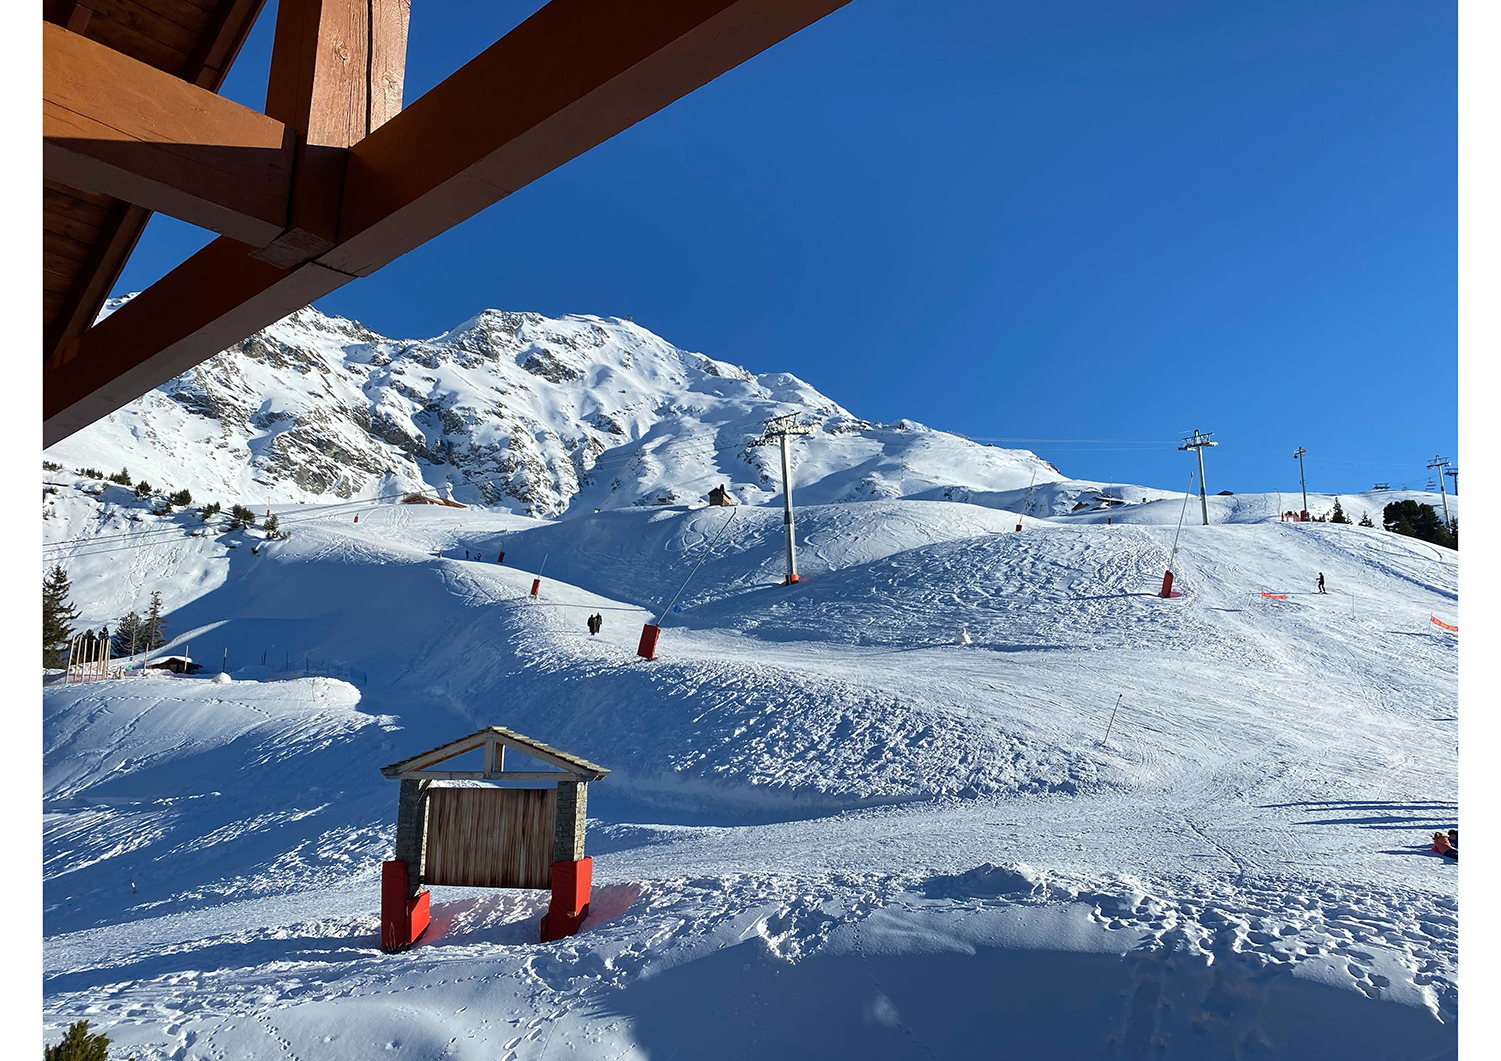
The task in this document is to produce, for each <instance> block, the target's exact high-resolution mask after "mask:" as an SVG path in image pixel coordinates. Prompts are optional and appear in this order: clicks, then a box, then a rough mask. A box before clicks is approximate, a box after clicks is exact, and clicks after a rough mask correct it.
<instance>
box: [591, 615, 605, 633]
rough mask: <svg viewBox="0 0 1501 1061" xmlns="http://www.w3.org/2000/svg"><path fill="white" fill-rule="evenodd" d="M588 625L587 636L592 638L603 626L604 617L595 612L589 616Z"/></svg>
mask: <svg viewBox="0 0 1501 1061" xmlns="http://www.w3.org/2000/svg"><path fill="white" fill-rule="evenodd" d="M588 625H589V636H590V637H593V636H594V635H595V634H597V633H599V631H600V628H601V627H602V626H604V625H605V617H604V616H603V615H600V614H599V613H598V612H595V613H594V614H593V615H591V616H589V623H588Z"/></svg>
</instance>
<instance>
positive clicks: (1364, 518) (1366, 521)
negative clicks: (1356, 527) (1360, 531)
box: [1360, 512, 1376, 527]
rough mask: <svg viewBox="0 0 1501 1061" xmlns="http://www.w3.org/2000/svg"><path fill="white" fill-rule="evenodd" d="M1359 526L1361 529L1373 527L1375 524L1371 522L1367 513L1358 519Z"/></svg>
mask: <svg viewBox="0 0 1501 1061" xmlns="http://www.w3.org/2000/svg"><path fill="white" fill-rule="evenodd" d="M1360 525H1361V526H1362V527H1374V526H1375V525H1376V524H1374V523H1372V522H1371V514H1370V513H1369V512H1367V513H1366V514H1365V515H1364V516H1361V517H1360Z"/></svg>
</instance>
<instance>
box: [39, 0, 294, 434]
mask: <svg viewBox="0 0 1501 1061" xmlns="http://www.w3.org/2000/svg"><path fill="white" fill-rule="evenodd" d="M265 2H266V0H219V3H218V4H217V5H216V6H215V8H214V10H213V12H212V13H211V14H210V16H209V19H208V22H207V24H206V26H205V29H204V33H203V35H202V37H201V38H200V40H199V46H198V48H197V49H196V50H195V51H194V53H193V54H191V55H189V56H188V57H187V60H186V62H185V63H184V65H183V67H182V69H181V71H180V75H181V77H182V78H183V80H185V81H189V82H191V83H193V84H195V85H198V86H199V87H201V88H207V89H209V90H210V91H215V92H216V91H218V89H219V86H220V85H221V84H222V83H223V81H224V77H225V75H226V74H227V73H228V72H229V68H230V66H231V65H232V64H233V62H234V60H235V57H236V56H237V55H238V54H239V52H240V48H241V46H242V45H243V44H244V42H245V38H246V37H247V36H249V34H250V29H251V27H252V26H253V25H254V24H255V19H256V16H257V15H258V14H259V13H260V10H261V8H262V7H263V6H264V5H265ZM91 16H92V8H90V7H89V5H88V4H87V3H79V2H77V0H46V3H45V4H44V7H43V11H42V17H43V20H44V21H50V22H53V23H55V24H57V25H62V26H67V27H68V28H69V29H70V30H72V31H74V32H75V33H83V32H85V31H86V30H87V28H88V26H89V22H90V18H91ZM137 58H140V56H137ZM150 217H151V211H150V210H148V209H145V208H144V207H139V206H135V205H133V204H130V203H114V204H111V205H110V207H109V209H108V210H107V211H106V212H105V213H104V215H102V217H101V218H100V225H99V232H98V235H97V236H96V237H95V238H94V241H93V244H92V248H91V251H90V255H89V259H88V261H87V262H86V263H85V264H84V266H83V268H82V269H81V270H80V271H79V273H78V276H77V278H76V279H75V280H74V282H73V283H72V284H71V285H70V286H69V288H68V290H67V291H66V292H65V293H64V294H62V295H61V297H60V304H59V305H58V307H57V310H56V312H55V313H50V312H49V316H48V320H47V325H46V327H45V328H44V329H43V336H42V350H43V355H44V358H46V359H49V360H50V359H52V358H54V357H55V356H56V355H57V354H58V353H59V352H60V351H61V350H62V349H63V348H64V347H65V346H67V345H68V344H69V343H72V342H73V341H74V340H76V339H77V337H78V336H79V335H81V334H83V332H84V331H86V330H87V329H88V328H89V326H90V325H91V324H92V323H93V322H94V319H95V318H96V317H98V315H99V310H100V308H101V307H102V306H103V305H104V300H105V299H106V298H107V297H108V296H109V293H110V291H111V290H112V289H113V288H114V286H115V283H116V281H117V280H118V279H119V277H120V272H121V270H122V269H124V267H125V262H126V261H127V259H129V257H130V254H131V252H132V251H133V250H134V249H135V245H136V242H137V240H139V239H140V236H141V232H142V231H143V230H144V229H145V227H146V222H147V221H148V220H149V219H150ZM44 415H45V414H44Z"/></svg>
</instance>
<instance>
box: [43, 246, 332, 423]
mask: <svg viewBox="0 0 1501 1061" xmlns="http://www.w3.org/2000/svg"><path fill="white" fill-rule="evenodd" d="M254 249H255V248H253V247H251V246H248V245H247V244H244V243H239V242H237V241H235V240H232V239H229V238H228V237H227V236H220V237H219V238H218V239H216V240H214V241H213V242H212V243H210V244H209V245H208V246H207V247H204V248H203V249H202V250H201V251H199V252H198V253H197V254H195V255H193V256H192V257H191V258H189V259H188V260H187V261H185V262H183V263H182V264H181V265H179V266H178V267H177V268H176V269H173V270H172V271H171V272H170V273H168V274H167V275H166V276H164V277H162V278H161V279H160V280H158V281H157V282H156V283H154V284H152V285H151V286H150V287H149V288H147V289H146V290H145V291H143V292H141V294H139V295H137V296H136V297H135V298H133V299H131V300H130V301H129V302H127V303H126V304H125V305H123V306H121V307H120V308H119V309H117V310H116V311H115V312H114V313H111V314H110V315H109V316H108V317H106V318H104V320H102V321H100V322H99V323H98V324H96V325H94V326H93V327H92V328H90V329H88V330H87V331H86V332H84V333H83V334H82V335H80V336H78V337H77V338H76V339H74V340H72V341H71V342H67V343H64V344H63V345H62V346H61V347H60V348H59V350H58V351H57V352H56V353H55V354H53V355H52V356H51V357H50V358H48V359H47V361H46V362H45V363H44V364H43V366H42V446H43V447H47V446H51V445H54V444H55V443H57V442H60V441H61V440H62V439H65V438H67V437H68V436H69V435H71V434H73V432H75V431H77V430H79V429H80V428H83V427H87V426H88V425H89V424H91V423H93V422H94V421H95V420H98V419H100V418H101V417H103V416H107V415H108V414H110V413H112V412H114V411H115V410H116V409H118V408H120V407H121V406H122V405H125V404H127V403H128V402H131V401H133V400H135V399H136V398H139V397H140V396H141V395H143V394H145V393H146V392H147V391H149V390H151V389H152V388H153V387H159V386H161V385H162V384H163V383H166V382H167V381H168V380H169V379H172V378H173V377H174V376H178V375H180V374H182V373H184V372H186V371H187V370H188V369H190V368H192V367H193V366H194V365H197V364H200V363H201V362H203V361H205V360H207V359H208V358H210V357H212V356H213V355H214V354H216V353H218V352H219V351H221V350H226V349H228V348H229V347H231V346H233V345H234V344H235V343H237V342H239V341H240V340H241V339H243V338H245V337H246V336H247V335H251V334H253V333H254V332H256V331H257V330H259V329H261V328H264V327H265V326H266V325H268V324H274V323H275V322H276V321H279V320H281V319H282V318H283V317H285V316H286V315H287V314H289V313H293V312H295V311H297V310H299V309H301V308H302V307H303V306H306V305H307V304H308V303H310V302H312V301H313V300H315V299H319V298H322V297H323V296H324V295H326V294H328V293H329V292H330V291H334V290H337V289H338V288H339V287H342V286H343V285H344V284H346V283H348V282H349V281H350V280H352V279H354V278H353V277H351V276H346V275H345V274H343V273H336V272H334V271H333V270H331V269H326V268H324V267H323V266H321V265H318V264H317V263H314V262H309V263H308V264H306V265H303V266H300V267H298V268H296V269H290V270H288V269H278V268H277V267H276V266H274V265H268V264H267V263H265V262H262V261H258V260H256V259H255V258H252V257H251V256H250V252H251V251H252V250H254Z"/></svg>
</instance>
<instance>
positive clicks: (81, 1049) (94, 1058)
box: [42, 1020, 109, 1061]
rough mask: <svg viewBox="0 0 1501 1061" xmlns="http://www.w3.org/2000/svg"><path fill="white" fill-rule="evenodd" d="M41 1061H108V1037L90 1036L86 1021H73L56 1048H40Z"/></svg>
mask: <svg viewBox="0 0 1501 1061" xmlns="http://www.w3.org/2000/svg"><path fill="white" fill-rule="evenodd" d="M42 1061H109V1036H108V1035H105V1034H104V1033H103V1032H100V1033H98V1034H95V1035H90V1034H89V1022H88V1021H86V1020H81V1021H75V1022H74V1023H73V1024H72V1025H70V1026H69V1027H68V1031H67V1033H66V1034H65V1035H64V1036H63V1037H62V1039H61V1040H60V1041H59V1042H58V1044H57V1045H56V1046H43V1047H42Z"/></svg>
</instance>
